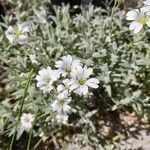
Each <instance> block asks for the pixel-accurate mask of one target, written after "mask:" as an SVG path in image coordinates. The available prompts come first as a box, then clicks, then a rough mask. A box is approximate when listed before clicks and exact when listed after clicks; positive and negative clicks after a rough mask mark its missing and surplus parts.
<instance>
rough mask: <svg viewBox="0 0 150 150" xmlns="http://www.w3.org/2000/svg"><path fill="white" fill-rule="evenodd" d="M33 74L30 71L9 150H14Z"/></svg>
mask: <svg viewBox="0 0 150 150" xmlns="http://www.w3.org/2000/svg"><path fill="white" fill-rule="evenodd" d="M32 72H33V69H32V70H31V71H30V74H29V78H28V80H27V83H26V86H25V90H24V95H23V98H22V101H21V106H20V109H19V115H18V118H17V122H16V127H15V133H14V134H13V137H12V139H11V143H10V147H9V150H12V147H13V143H14V140H15V137H16V133H17V128H18V125H19V122H20V117H21V114H22V109H23V105H24V101H25V98H26V96H27V90H28V87H29V84H30V81H31V76H32Z"/></svg>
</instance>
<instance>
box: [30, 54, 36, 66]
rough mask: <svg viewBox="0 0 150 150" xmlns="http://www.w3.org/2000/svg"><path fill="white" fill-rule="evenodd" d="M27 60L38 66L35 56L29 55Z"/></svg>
mask: <svg viewBox="0 0 150 150" xmlns="http://www.w3.org/2000/svg"><path fill="white" fill-rule="evenodd" d="M29 58H30V60H31V62H32V64H38V61H37V60H36V55H35V54H30V55H29Z"/></svg>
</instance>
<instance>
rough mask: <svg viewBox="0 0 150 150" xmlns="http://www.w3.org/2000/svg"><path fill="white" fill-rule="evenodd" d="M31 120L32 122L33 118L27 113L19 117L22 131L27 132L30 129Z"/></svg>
mask: <svg viewBox="0 0 150 150" xmlns="http://www.w3.org/2000/svg"><path fill="white" fill-rule="evenodd" d="M33 120H34V117H33V115H32V114H31V113H28V114H26V113H24V114H23V115H22V116H21V127H22V128H23V129H24V130H29V129H30V128H31V127H32V122H33Z"/></svg>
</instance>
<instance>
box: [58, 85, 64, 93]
mask: <svg viewBox="0 0 150 150" xmlns="http://www.w3.org/2000/svg"><path fill="white" fill-rule="evenodd" d="M63 90H64V86H63V85H62V84H60V85H58V86H57V91H58V92H61V91H63Z"/></svg>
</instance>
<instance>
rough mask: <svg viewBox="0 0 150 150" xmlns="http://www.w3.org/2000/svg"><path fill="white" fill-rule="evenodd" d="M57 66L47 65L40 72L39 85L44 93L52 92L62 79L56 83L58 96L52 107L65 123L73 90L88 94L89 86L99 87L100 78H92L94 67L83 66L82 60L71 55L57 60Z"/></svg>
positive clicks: (37, 77)
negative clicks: (52, 67)
mask: <svg viewBox="0 0 150 150" xmlns="http://www.w3.org/2000/svg"><path fill="white" fill-rule="evenodd" d="M55 67H56V68H57V69H56V70H52V69H51V68H50V67H47V68H44V69H42V70H40V71H39V72H38V75H37V76H36V80H37V87H38V88H40V90H42V91H43V93H50V92H51V91H52V90H53V89H54V88H55V82H56V81H58V80H59V81H62V83H61V84H58V85H57V84H56V85H57V87H56V89H57V90H56V91H57V93H56V94H57V97H56V100H55V101H54V102H53V103H52V105H51V107H52V110H53V111H54V112H55V113H56V119H57V121H58V122H62V123H64V124H65V123H67V121H68V114H69V113H70V111H71V107H70V106H69V103H70V102H71V100H72V98H71V94H72V92H73V93H75V94H78V95H80V96H81V95H86V94H87V93H88V91H89V87H91V88H94V89H96V88H98V84H99V80H98V79H96V78H90V75H92V73H93V69H92V68H87V66H83V65H82V64H81V63H80V60H78V59H73V58H72V56H70V55H67V56H63V57H62V58H61V60H59V61H56V63H55Z"/></svg>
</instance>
